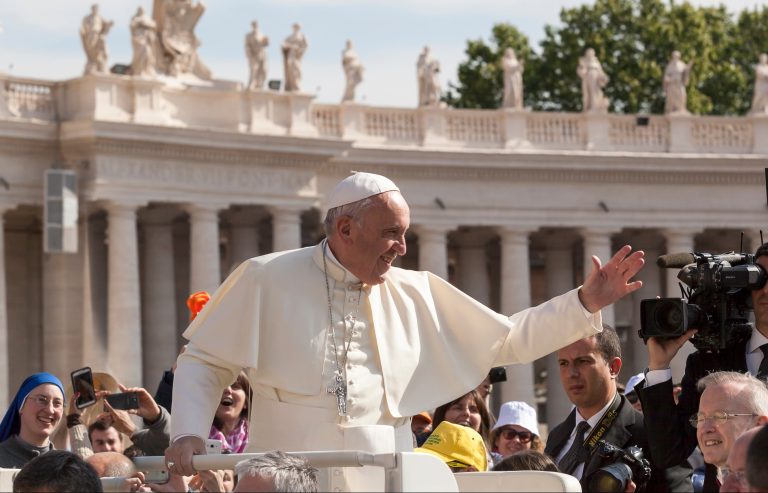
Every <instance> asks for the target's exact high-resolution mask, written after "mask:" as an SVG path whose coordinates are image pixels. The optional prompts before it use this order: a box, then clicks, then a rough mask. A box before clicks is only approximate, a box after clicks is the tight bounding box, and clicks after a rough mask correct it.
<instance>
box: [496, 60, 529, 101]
mask: <svg viewBox="0 0 768 493" xmlns="http://www.w3.org/2000/svg"><path fill="white" fill-rule="evenodd" d="M501 65H502V67H503V68H504V97H503V98H502V101H501V106H502V107H504V108H514V109H518V110H521V109H523V70H524V68H525V67H524V63H523V61H521V60H518V59H517V55H516V54H515V50H513V49H512V48H507V49H506V50H504V58H502V60H501Z"/></svg>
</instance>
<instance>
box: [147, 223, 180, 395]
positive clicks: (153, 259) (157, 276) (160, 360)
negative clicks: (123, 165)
mask: <svg viewBox="0 0 768 493" xmlns="http://www.w3.org/2000/svg"><path fill="white" fill-rule="evenodd" d="M179 212H180V211H178V210H176V209H171V208H164V209H152V210H147V211H145V213H143V214H141V220H142V226H143V229H144V251H143V252H142V253H143V258H144V262H143V268H144V272H143V276H142V293H143V297H142V303H143V308H144V310H143V312H144V318H143V322H144V324H143V332H142V334H143V344H142V345H143V348H144V350H143V352H142V355H143V367H144V386H145V388H147V389H154V388H156V387H157V383H158V382H159V380H160V378H161V377H162V374H163V371H164V370H165V369H166V368H168V367H169V366H170V365H171V364H172V363H173V361H174V360H175V359H176V355H177V354H178V348H177V347H176V324H177V320H176V285H175V282H174V280H175V274H174V268H173V232H172V229H171V228H172V225H171V222H172V221H173V219H174V217H176V216H177V215H179Z"/></svg>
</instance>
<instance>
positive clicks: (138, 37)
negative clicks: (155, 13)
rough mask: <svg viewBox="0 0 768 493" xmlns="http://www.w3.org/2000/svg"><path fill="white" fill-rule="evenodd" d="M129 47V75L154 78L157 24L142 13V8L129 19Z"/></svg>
mask: <svg viewBox="0 0 768 493" xmlns="http://www.w3.org/2000/svg"><path fill="white" fill-rule="evenodd" d="M131 45H132V46H133V59H132V60H131V74H132V75H134V76H139V77H154V76H155V74H156V71H155V66H156V64H157V58H156V57H155V50H156V49H157V23H155V21H154V20H153V19H152V18H151V17H150V16H148V15H147V14H146V13H145V12H144V8H143V7H139V8H138V9H137V10H136V15H134V16H133V17H132V18H131Z"/></svg>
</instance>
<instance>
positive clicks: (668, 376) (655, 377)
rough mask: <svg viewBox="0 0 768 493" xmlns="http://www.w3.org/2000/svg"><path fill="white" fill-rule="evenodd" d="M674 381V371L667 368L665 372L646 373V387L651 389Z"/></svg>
mask: <svg viewBox="0 0 768 493" xmlns="http://www.w3.org/2000/svg"><path fill="white" fill-rule="evenodd" d="M667 380H672V370H671V369H670V368H666V369H664V370H648V371H647V372H646V373H645V386H646V387H651V386H653V385H656V384H659V383H662V382H666V381H667Z"/></svg>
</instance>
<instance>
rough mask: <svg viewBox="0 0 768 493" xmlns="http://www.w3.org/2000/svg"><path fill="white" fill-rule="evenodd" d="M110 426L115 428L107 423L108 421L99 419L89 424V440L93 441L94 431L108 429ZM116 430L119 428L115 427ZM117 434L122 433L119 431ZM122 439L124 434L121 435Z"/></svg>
mask: <svg viewBox="0 0 768 493" xmlns="http://www.w3.org/2000/svg"><path fill="white" fill-rule="evenodd" d="M110 428H115V427H114V426H112V425H111V424H109V423H107V422H106V421H102V420H100V419H97V420H96V421H94V422H93V423H91V424H90V425H89V426H88V440H90V441H91V442H93V438H92V437H91V435H92V434H93V432H94V431H96V430H99V431H107V430H108V429H110ZM115 430H117V428H115ZM117 434H118V435H120V432H119V431H118V432H117ZM120 439H122V436H121V437H120Z"/></svg>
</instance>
